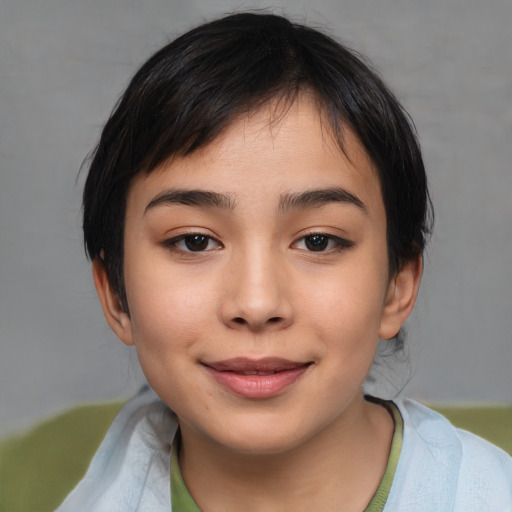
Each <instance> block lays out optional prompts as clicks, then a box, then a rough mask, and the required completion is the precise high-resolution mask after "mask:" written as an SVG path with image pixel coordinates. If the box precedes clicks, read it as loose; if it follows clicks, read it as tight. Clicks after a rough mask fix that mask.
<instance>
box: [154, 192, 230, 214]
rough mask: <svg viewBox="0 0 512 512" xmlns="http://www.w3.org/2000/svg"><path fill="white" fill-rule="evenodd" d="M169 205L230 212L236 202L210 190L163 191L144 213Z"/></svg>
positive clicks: (225, 195) (226, 195)
mask: <svg viewBox="0 0 512 512" xmlns="http://www.w3.org/2000/svg"><path fill="white" fill-rule="evenodd" d="M171 204H181V205H185V206H199V207H207V208H221V209H225V210H232V209H234V207H235V204H236V202H235V200H234V199H233V197H232V196H230V195H228V194H221V193H219V192H212V191H210V190H180V189H173V190H165V191H164V192H162V193H161V194H158V195H157V196H156V197H154V198H153V199H152V200H151V201H150V202H149V203H148V205H147V206H146V209H145V210H144V213H146V212H147V211H148V210H150V209H152V208H155V207H157V206H161V205H171Z"/></svg>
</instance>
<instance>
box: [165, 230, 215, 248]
mask: <svg viewBox="0 0 512 512" xmlns="http://www.w3.org/2000/svg"><path fill="white" fill-rule="evenodd" d="M165 245H166V246H167V247H169V248H170V249H173V250H175V251H179V252H204V251H212V250H216V249H220V248H221V244H220V242H219V241H217V240H215V239H214V238H212V237H211V236H208V235H203V234H202V233H187V234H184V235H180V236H177V237H175V238H171V239H170V240H167V241H166V242H165Z"/></svg>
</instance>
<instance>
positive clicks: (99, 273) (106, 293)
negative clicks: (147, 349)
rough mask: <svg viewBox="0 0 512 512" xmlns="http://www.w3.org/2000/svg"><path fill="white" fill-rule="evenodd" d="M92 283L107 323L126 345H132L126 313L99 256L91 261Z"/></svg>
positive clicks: (131, 335) (129, 322)
mask: <svg viewBox="0 0 512 512" xmlns="http://www.w3.org/2000/svg"><path fill="white" fill-rule="evenodd" d="M92 274H93V277H94V285H95V286H96V292H97V293H98V297H99V299H100V303H101V308H102V309H103V314H104V315H105V319H106V320H107V323H108V325H110V328H111V329H112V330H113V331H114V333H115V334H116V335H117V337H118V338H119V339H120V340H121V341H122V342H123V343H125V344H126V345H133V344H134V342H133V332H132V324H131V320H130V317H129V316H128V313H126V312H125V311H124V309H123V306H122V304H121V301H120V300H119V297H118V296H117V293H115V292H114V290H112V287H111V286H110V281H109V279H108V275H107V271H106V269H105V265H104V263H103V261H102V260H101V259H100V258H96V259H95V260H94V261H93V262H92Z"/></svg>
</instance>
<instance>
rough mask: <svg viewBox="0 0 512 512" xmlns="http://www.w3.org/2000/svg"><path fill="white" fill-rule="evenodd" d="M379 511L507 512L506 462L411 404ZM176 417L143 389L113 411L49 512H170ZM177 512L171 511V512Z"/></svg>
mask: <svg viewBox="0 0 512 512" xmlns="http://www.w3.org/2000/svg"><path fill="white" fill-rule="evenodd" d="M394 403H395V404H396V406H397V407H398V410H399V411H400V414H401V416H402V418H403V440H402V451H401V454H400V459H399V461H398V465H397V468H396V472H395V478H394V480H393V484H392V485H391V489H390V492H389V496H388V499H387V502H386V505H385V507H384V512H512V457H510V455H508V454H506V453H505V452H504V451H502V450H500V449H499V448H497V447H496V446H494V445H492V444H490V443H488V442H487V441H484V440H483V439H480V438H479V437H477V436H475V435H473V434H470V433H469V432H466V431H463V430H460V429H456V428H455V427H454V426H453V425H451V424H450V422H449V421H448V420H447V419H445V418H444V417H443V416H441V415H440V414H438V413H436V412H434V411H432V410H430V409H428V408H426V407H424V406H423V405H421V404H419V403H417V402H415V401H413V400H410V399H406V398H405V399H398V400H396V401H395V402H394ZM177 429H178V423H177V419H176V416H175V415H174V413H173V412H172V411H170V410H169V408H168V407H167V406H166V405H165V404H163V403H162V402H161V401H160V400H159V399H158V398H157V397H156V395H155V394H154V393H153V392H152V391H151V390H149V389H147V390H145V391H144V392H142V393H140V394H139V395H137V396H136V397H135V398H134V399H132V400H130V401H129V402H128V403H127V404H126V405H125V406H124V407H123V408H122V409H121V411H120V412H119V414H118V416H117V417H116V419H115V420H114V422H113V424H112V426H111V427H110V429H109V431H108V432H107V435H106V436H105V439H104V440H103V442H102V444H101V446H100V447H99V449H98V451H97V453H96V455H95V456H94V458H93V459H92V461H91V464H90V466H89V469H88V470H87V473H86V475H85V477H84V478H83V480H82V481H81V482H80V483H79V484H78V486H77V487H76V488H75V489H74V490H73V491H72V493H71V494H70V495H69V496H68V498H66V500H65V501H64V502H63V503H62V505H61V506H60V507H59V508H58V509H57V511H56V512H77V511H87V512H169V511H170V510H172V509H171V486H170V471H171V468H170V460H171V449H172V444H173V439H174V436H175V435H176V432H177ZM175 512H177V511H175Z"/></svg>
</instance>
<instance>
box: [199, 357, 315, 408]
mask: <svg viewBox="0 0 512 512" xmlns="http://www.w3.org/2000/svg"><path fill="white" fill-rule="evenodd" d="M202 364H203V366H204V367H205V368H206V370H207V371H208V372H209V373H210V375H211V376H212V377H213V378H214V379H215V380H216V382H217V383H219V384H220V385H221V386H222V387H223V388H225V389H227V390H228V391H230V392H232V393H234V394H236V395H239V396H243V397H245V398H254V399H262V398H271V397H274V396H276V395H279V394H281V393H282V392H283V391H284V390H285V389H287V388H288V387H290V386H292V385H293V384H295V383H296V382H297V381H298V380H299V379H300V378H301V377H302V376H303V375H304V373H306V371H307V370H308V368H309V367H310V366H311V365H312V364H313V362H312V361H307V362H297V361H290V360H287V359H281V358H265V359H258V360H253V359H247V358H233V359H226V360H224V361H216V362H208V363H202Z"/></svg>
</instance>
